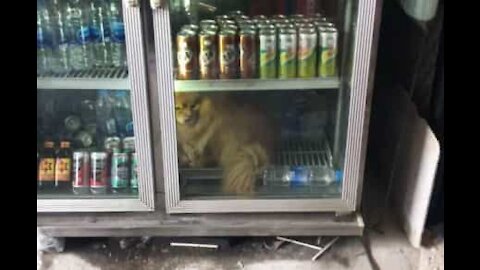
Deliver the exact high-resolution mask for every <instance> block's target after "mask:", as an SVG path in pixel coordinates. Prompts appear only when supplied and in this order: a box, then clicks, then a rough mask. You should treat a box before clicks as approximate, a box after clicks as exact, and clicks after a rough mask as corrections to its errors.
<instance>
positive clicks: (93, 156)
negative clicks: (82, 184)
mask: <svg viewBox="0 0 480 270" xmlns="http://www.w3.org/2000/svg"><path fill="white" fill-rule="evenodd" d="M90 170H91V171H90V188H91V191H92V193H95V194H97V193H105V192H106V187H107V175H108V173H107V172H108V167H107V153H105V152H92V153H90Z"/></svg>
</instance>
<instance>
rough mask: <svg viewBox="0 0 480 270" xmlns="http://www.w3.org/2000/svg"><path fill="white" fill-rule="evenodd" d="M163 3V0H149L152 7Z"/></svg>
mask: <svg viewBox="0 0 480 270" xmlns="http://www.w3.org/2000/svg"><path fill="white" fill-rule="evenodd" d="M164 4H165V0H150V7H152V9H158V8H161V7H162V6H163V5H164Z"/></svg>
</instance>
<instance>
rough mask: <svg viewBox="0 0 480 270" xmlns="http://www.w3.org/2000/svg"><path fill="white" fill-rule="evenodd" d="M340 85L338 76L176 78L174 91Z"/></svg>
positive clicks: (327, 86)
mask: <svg viewBox="0 0 480 270" xmlns="http://www.w3.org/2000/svg"><path fill="white" fill-rule="evenodd" d="M339 87H340V80H339V79H338V77H332V78H312V79H298V78H296V79H232V80H176V81H175V92H199V91H259V90H260V91H263V90H308V89H311V90H318V89H336V88H339Z"/></svg>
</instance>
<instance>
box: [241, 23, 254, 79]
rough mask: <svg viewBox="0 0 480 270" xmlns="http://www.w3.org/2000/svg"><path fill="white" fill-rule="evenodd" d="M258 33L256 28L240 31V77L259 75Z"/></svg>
mask: <svg viewBox="0 0 480 270" xmlns="http://www.w3.org/2000/svg"><path fill="white" fill-rule="evenodd" d="M257 51H258V49H257V35H256V31H255V30H254V29H247V28H244V29H242V30H241V31H240V78H242V79H251V78H255V77H256V76H257Z"/></svg>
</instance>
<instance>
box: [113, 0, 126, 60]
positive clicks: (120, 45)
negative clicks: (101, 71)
mask: <svg viewBox="0 0 480 270" xmlns="http://www.w3.org/2000/svg"><path fill="white" fill-rule="evenodd" d="M109 13H110V14H109V16H110V31H111V32H110V33H111V35H110V36H111V40H112V63H113V66H115V67H124V66H126V65H127V57H126V48H125V27H124V24H123V13H122V1H121V0H110V3H109Z"/></svg>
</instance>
